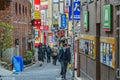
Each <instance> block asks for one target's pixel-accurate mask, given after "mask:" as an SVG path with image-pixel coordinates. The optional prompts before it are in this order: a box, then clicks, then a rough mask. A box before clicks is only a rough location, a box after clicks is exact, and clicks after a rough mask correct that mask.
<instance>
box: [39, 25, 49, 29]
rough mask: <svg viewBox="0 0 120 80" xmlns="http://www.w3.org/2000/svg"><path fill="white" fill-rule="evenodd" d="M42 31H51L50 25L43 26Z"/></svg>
mask: <svg viewBox="0 0 120 80" xmlns="http://www.w3.org/2000/svg"><path fill="white" fill-rule="evenodd" d="M40 30H49V26H48V25H44V26H41V27H40Z"/></svg>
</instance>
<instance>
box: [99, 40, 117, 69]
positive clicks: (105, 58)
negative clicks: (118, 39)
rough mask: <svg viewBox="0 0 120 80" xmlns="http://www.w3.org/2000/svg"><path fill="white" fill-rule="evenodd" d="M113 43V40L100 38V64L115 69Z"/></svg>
mask: <svg viewBox="0 0 120 80" xmlns="http://www.w3.org/2000/svg"><path fill="white" fill-rule="evenodd" d="M114 42H115V39H114V38H102V39H101V45H100V62H101V63H103V64H105V65H107V66H109V67H112V68H114V67H115V58H114V57H115V53H114V51H115V50H114V49H115V48H114V47H115V46H114Z"/></svg>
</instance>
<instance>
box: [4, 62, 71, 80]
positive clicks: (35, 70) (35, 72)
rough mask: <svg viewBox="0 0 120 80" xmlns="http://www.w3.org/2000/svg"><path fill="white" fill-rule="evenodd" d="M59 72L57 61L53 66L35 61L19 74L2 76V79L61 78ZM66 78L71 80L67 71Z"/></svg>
mask: <svg viewBox="0 0 120 80" xmlns="http://www.w3.org/2000/svg"><path fill="white" fill-rule="evenodd" d="M59 73H60V64H59V63H57V65H56V66H54V65H53V64H52V63H46V62H45V63H44V64H43V66H42V67H40V66H39V64H38V63H36V64H34V65H33V66H31V67H28V68H26V69H25V70H24V71H23V72H21V73H19V74H14V75H10V76H7V77H4V79H3V80H61V79H60V74H59ZM67 80H71V76H70V73H67Z"/></svg>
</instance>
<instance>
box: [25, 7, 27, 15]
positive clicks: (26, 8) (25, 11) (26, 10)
mask: <svg viewBox="0 0 120 80" xmlns="http://www.w3.org/2000/svg"><path fill="white" fill-rule="evenodd" d="M25 14H26V15H27V7H25Z"/></svg>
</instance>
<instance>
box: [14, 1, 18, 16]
mask: <svg viewBox="0 0 120 80" xmlns="http://www.w3.org/2000/svg"><path fill="white" fill-rule="evenodd" d="M17 12H18V9H17V2H16V3H15V13H16V14H17Z"/></svg>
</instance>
